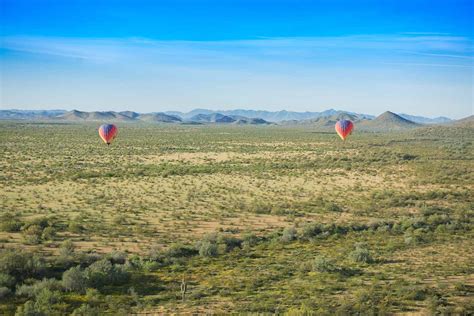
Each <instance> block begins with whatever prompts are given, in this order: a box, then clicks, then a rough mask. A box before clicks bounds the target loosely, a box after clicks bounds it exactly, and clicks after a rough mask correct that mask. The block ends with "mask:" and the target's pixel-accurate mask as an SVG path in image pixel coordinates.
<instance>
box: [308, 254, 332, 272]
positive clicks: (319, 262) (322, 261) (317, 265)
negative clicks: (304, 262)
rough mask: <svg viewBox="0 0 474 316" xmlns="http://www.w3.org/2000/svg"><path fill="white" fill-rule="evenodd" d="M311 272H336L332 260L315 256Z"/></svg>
mask: <svg viewBox="0 0 474 316" xmlns="http://www.w3.org/2000/svg"><path fill="white" fill-rule="evenodd" d="M312 270H313V271H317V272H336V271H337V267H336V264H335V263H334V261H333V260H331V259H328V258H326V257H324V256H317V257H316V258H314V260H313V263H312Z"/></svg>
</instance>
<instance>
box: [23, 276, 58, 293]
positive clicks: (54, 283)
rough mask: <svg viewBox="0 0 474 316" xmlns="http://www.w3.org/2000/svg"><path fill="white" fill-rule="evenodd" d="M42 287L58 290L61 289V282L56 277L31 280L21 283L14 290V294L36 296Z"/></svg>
mask: <svg viewBox="0 0 474 316" xmlns="http://www.w3.org/2000/svg"><path fill="white" fill-rule="evenodd" d="M44 289H47V290H50V291H59V290H61V289H62V285H61V282H60V281H58V280H56V279H43V280H33V283H32V284H22V285H21V286H19V287H18V288H17V290H16V295H18V296H26V297H28V298H36V297H37V296H38V295H39V293H40V292H41V291H43V290H44Z"/></svg>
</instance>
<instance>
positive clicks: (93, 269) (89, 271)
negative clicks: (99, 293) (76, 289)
mask: <svg viewBox="0 0 474 316" xmlns="http://www.w3.org/2000/svg"><path fill="white" fill-rule="evenodd" d="M84 274H85V276H86V278H87V283H88V285H90V286H92V287H95V288H100V287H102V286H104V285H119V284H123V283H125V282H127V281H128V280H129V279H130V273H129V272H128V271H127V270H126V268H125V267H124V266H123V265H114V264H112V263H111V262H110V261H109V260H107V259H102V260H99V261H97V262H94V263H93V264H91V265H90V266H89V267H87V268H86V269H85V270H84Z"/></svg>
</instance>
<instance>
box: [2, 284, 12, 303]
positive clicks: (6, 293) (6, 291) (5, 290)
mask: <svg viewBox="0 0 474 316" xmlns="http://www.w3.org/2000/svg"><path fill="white" fill-rule="evenodd" d="M11 293H12V291H11V290H10V289H9V288H8V287H6V286H0V300H2V299H4V298H6V297H8V296H10V294H11Z"/></svg>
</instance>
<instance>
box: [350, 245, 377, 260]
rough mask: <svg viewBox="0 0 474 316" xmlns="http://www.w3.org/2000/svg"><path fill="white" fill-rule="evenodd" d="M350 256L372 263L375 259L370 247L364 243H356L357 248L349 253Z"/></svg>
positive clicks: (353, 258)
mask: <svg viewBox="0 0 474 316" xmlns="http://www.w3.org/2000/svg"><path fill="white" fill-rule="evenodd" d="M349 256H350V257H351V259H352V260H354V261H355V262H361V263H372V262H373V261H374V259H373V258H372V255H371V254H370V251H369V249H368V248H367V246H366V245H365V244H362V243H358V244H356V246H355V249H354V250H353V251H352V252H351V253H350V254H349Z"/></svg>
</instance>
